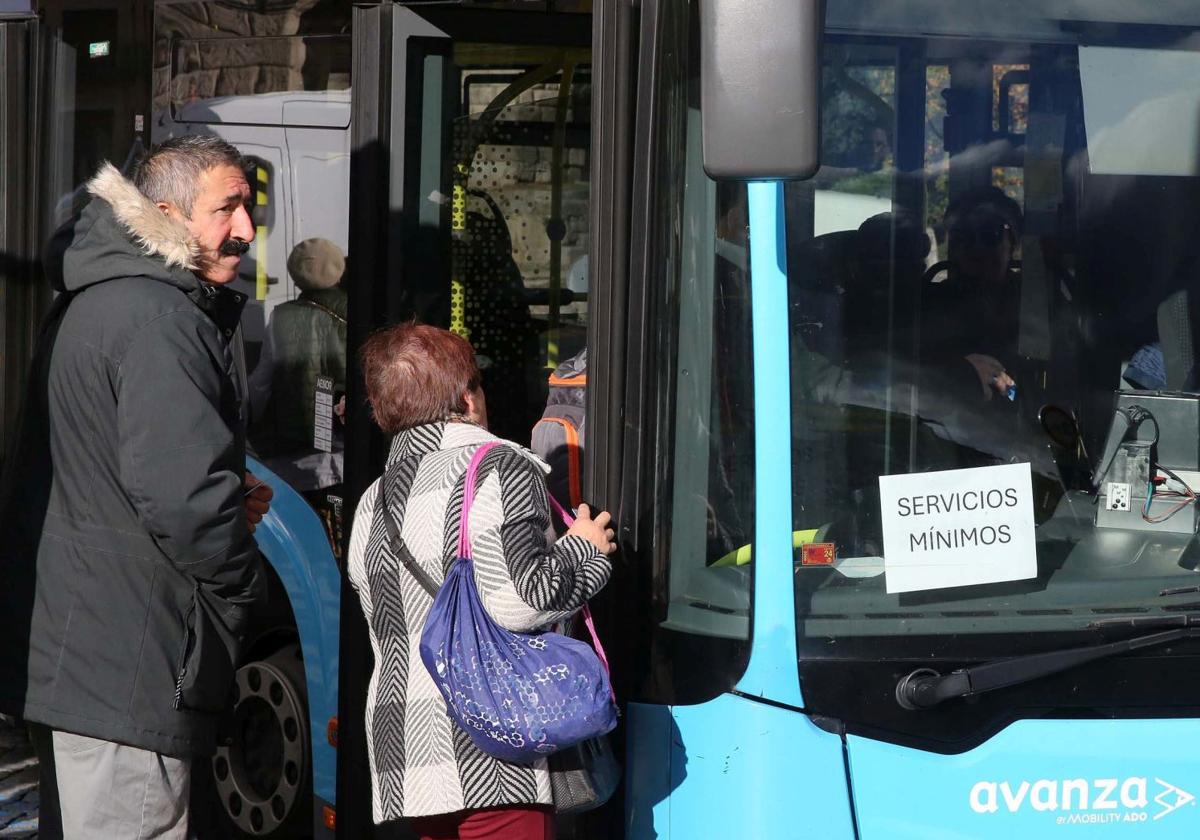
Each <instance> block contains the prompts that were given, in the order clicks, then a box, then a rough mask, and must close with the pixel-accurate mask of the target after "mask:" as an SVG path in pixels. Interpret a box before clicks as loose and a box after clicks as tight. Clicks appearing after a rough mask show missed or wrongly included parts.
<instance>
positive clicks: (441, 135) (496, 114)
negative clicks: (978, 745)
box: [338, 4, 591, 837]
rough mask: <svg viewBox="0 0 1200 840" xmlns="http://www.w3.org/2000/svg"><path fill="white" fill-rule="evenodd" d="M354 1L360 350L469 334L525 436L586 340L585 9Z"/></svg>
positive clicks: (356, 478)
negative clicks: (416, 337)
mask: <svg viewBox="0 0 1200 840" xmlns="http://www.w3.org/2000/svg"><path fill="white" fill-rule="evenodd" d="M551 5H554V4H551ZM355 14H356V17H355V19H354V38H355V43H354V56H355V62H356V64H355V75H356V78H357V80H358V81H357V82H356V93H355V98H354V116H353V126H354V127H353V152H352V163H351V180H352V185H351V195H352V196H353V197H354V200H353V203H352V205H351V208H350V240H351V252H352V254H353V261H352V266H351V272H352V275H351V276H352V280H351V283H350V294H351V300H350V312H351V324H350V345H351V348H352V351H353V348H356V347H358V346H359V345H360V344H361V342H362V340H363V339H364V338H365V337H366V336H367V335H368V334H369V333H370V332H371V331H372V330H374V329H377V328H379V327H382V326H384V325H387V324H394V323H397V322H400V321H403V320H406V319H411V318H417V319H419V320H421V321H423V322H425V323H430V324H435V325H439V326H442V327H445V328H448V329H450V330H452V331H453V332H455V333H457V334H458V335H461V336H462V337H464V338H466V339H467V340H469V341H470V342H471V344H472V346H473V347H474V349H475V352H476V358H477V360H478V362H479V366H480V368H481V370H482V374H483V387H484V390H485V392H486V394H487V398H488V416H489V425H490V428H491V431H493V432H494V433H496V434H497V435H499V436H501V437H504V438H508V439H510V440H513V441H516V442H518V443H521V444H524V445H528V444H529V442H530V434H531V430H532V427H533V425H534V423H535V422H536V421H537V420H538V418H539V417H540V416H541V413H542V410H543V408H544V406H545V402H546V395H547V391H548V385H547V380H548V378H549V376H550V374H551V373H552V372H553V370H554V369H555V368H556V367H557V366H558V365H559V364H560V363H561V362H563V361H566V360H568V359H570V358H572V357H573V356H574V355H576V354H577V353H579V352H580V351H582V350H583V349H584V347H585V344H586V336H587V316H588V298H589V290H588V248H589V230H588V199H589V175H590V170H591V161H590V158H589V143H590V111H591V102H590V89H591V58H590V50H589V44H590V36H591V21H590V17H589V16H588V15H586V14H579V13H574V12H563V13H557V12H525V11H510V10H505V9H488V10H482V9H473V8H465V7H462V6H437V5H421V6H414V7H412V8H408V7H405V6H403V5H391V4H384V5H381V6H375V7H370V8H360V9H356V12H355ZM356 389H357V390H356ZM362 393H363V392H362V390H361V382H359V381H357V380H352V384H351V389H350V402H351V405H352V406H353V408H352V411H351V414H350V417H349V420H348V423H349V425H348V433H347V440H348V445H347V483H348V489H349V493H348V498H347V503H348V504H349V505H353V504H354V503H355V502H356V501H357V498H358V495H359V494H360V493H361V492H362V490H363V489H364V488H365V487H366V486H367V485H368V484H369V483H370V482H371V481H373V480H374V479H375V478H377V477H378V476H379V474H380V472H381V470H382V467H383V463H384V457H385V455H386V449H385V446H386V442H385V441H384V440H383V438H382V437H381V436H380V434H379V433H378V431H377V430H375V429H374V428H373V426H372V425H371V423H370V420H369V418H368V416H367V412H365V411H362V410H360V408H361V406H362V403H363V400H362ZM347 533H348V532H347ZM342 616H343V629H342V633H343V636H342V640H343V642H342V660H341V661H342V670H341V706H340V709H341V712H340V738H339V768H338V769H339V799H338V831H339V835H340V836H346V837H366V836H370V834H369V832H370V831H371V830H372V829H371V820H370V787H371V785H370V779H369V777H368V773H367V753H366V745H365V743H364V741H363V732H362V726H363V723H362V721H363V709H364V705H365V702H366V687H367V680H368V678H369V676H370V670H369V669H370V665H371V662H370V656H369V652H368V647H367V638H366V628H365V626H364V625H363V623H362V618H361V611H360V608H359V605H358V602H357V598H356V597H355V595H354V594H353V591H352V590H351V589H350V588H349V587H348V586H345V587H343V609H342Z"/></svg>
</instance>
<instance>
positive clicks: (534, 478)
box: [471, 451, 612, 632]
mask: <svg viewBox="0 0 1200 840" xmlns="http://www.w3.org/2000/svg"><path fill="white" fill-rule="evenodd" d="M496 462H497V463H496V468H495V470H494V471H492V472H490V473H489V474H488V476H487V478H486V479H485V480H484V481H483V482H482V484H481V485H480V487H479V490H478V493H477V495H476V499H475V505H474V507H473V508H472V513H471V516H472V524H471V548H472V551H473V553H474V555H475V577H476V583H477V585H478V587H479V593H480V597H481V599H482V600H483V603H484V606H485V607H486V608H487V610H488V612H489V613H490V614H491V615H492V617H493V618H494V619H495V620H496V622H497V623H498V624H500V625H501V626H502V627H506V628H507V629H509V630H513V631H517V632H528V631H530V630H534V629H537V628H541V627H545V626H546V625H548V624H552V623H554V622H557V621H562V620H564V619H566V618H569V617H570V616H572V615H574V614H575V612H576V611H578V610H579V608H580V607H582V606H583V604H584V603H585V602H586V601H587V600H588V599H589V598H591V597H592V596H593V595H595V594H596V593H597V592H599V591H600V589H601V588H603V586H604V584H605V583H607V582H608V577H609V574H610V573H611V572H612V562H611V561H610V560H609V559H608V557H607V556H606V555H604V554H603V553H601V552H599V551H597V550H596V548H595V546H593V545H592V544H591V543H590V542H588V541H587V540H585V539H584V538H583V537H577V536H563V537H560V538H559V539H558V540H557V541H554V542H553V543H551V542H550V541H549V539H548V536H547V535H548V534H549V533H550V503H549V499H548V497H547V494H546V481H545V478H544V477H543V476H542V474H541V472H540V471H539V470H538V468H537V467H536V466H534V464H532V463H531V462H530V461H529V460H528V459H527V458H525V457H524V456H523V455H521V454H519V453H517V452H515V451H509V452H505V453H503V454H498V455H497V456H496Z"/></svg>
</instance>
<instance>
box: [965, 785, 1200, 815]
mask: <svg viewBox="0 0 1200 840" xmlns="http://www.w3.org/2000/svg"><path fill="white" fill-rule="evenodd" d="M1151 787H1152V785H1151V781H1150V779H1148V778H1147V777H1145V776H1130V777H1128V778H1125V779H1091V780H1088V779H1038V780H1036V781H1033V782H1031V781H1027V780H1025V781H1020V782H1009V781H1003V782H976V783H975V785H974V787H972V788H971V796H970V804H971V810H972V811H974V812H975V813H977V814H995V813H997V812H998V811H1000V810H1001V809H1004V810H1006V811H1008V813H1010V814H1016V813H1020V812H1022V811H1039V812H1044V813H1058V814H1065V816H1060V817H1059V818H1058V822H1059V823H1060V824H1066V823H1074V822H1080V823H1084V822H1086V823H1092V822H1117V821H1118V820H1121V819H1122V817H1121V816H1120V815H1118V814H1116V813H1111V812H1117V811H1122V810H1124V811H1125V812H1126V813H1125V815H1124V818H1123V820H1124V821H1126V822H1143V821H1145V820H1146V819H1148V818H1149V819H1154V820H1159V819H1162V818H1163V817H1165V816H1167V815H1168V814H1171V813H1173V812H1175V811H1177V810H1179V809H1180V808H1182V807H1183V806H1184V805H1188V804H1191V803H1194V802H1195V801H1196V797H1195V796H1193V795H1192V794H1190V793H1188V792H1187V791H1185V790H1183V789H1182V788H1179V787H1177V786H1176V785H1173V784H1171V783H1170V782H1167V781H1164V780H1162V779H1159V778H1154V779H1153V790H1154V795H1153V797H1151V795H1150V791H1151ZM1151 803H1153V806H1152V805H1151ZM1150 811H1153V814H1151V813H1150Z"/></svg>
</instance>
